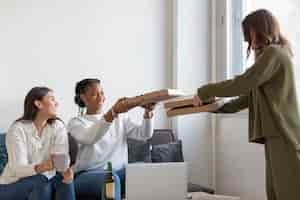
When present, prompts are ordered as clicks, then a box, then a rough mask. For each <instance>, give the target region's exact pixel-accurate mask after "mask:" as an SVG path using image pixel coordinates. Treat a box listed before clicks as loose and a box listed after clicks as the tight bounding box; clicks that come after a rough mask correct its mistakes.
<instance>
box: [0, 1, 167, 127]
mask: <svg viewBox="0 0 300 200" xmlns="http://www.w3.org/2000/svg"><path fill="white" fill-rule="evenodd" d="M171 17H172V6H171V1H170V0H164V1H161V0H151V1H149V0H131V1H130V3H129V1H119V0H88V1H81V0H51V1H47V0H15V1H11V0H1V1H0V44H1V45H0V55H1V56H0V58H1V59H0V69H1V73H0V91H1V97H0V113H1V120H0V127H1V128H2V129H4V130H7V128H8V127H9V125H10V124H11V122H12V121H13V120H15V119H16V118H18V117H20V116H21V114H22V110H23V105H22V104H23V100H24V96H25V94H26V93H27V92H28V91H29V89H30V88H31V87H33V86H40V85H45V86H49V87H50V88H53V89H54V90H55V92H56V95H57V97H58V100H59V102H60V111H61V117H62V119H63V120H65V121H68V119H69V118H70V117H72V116H74V115H76V114H77V107H76V106H75V105H74V103H73V96H74V86H75V82H76V81H79V80H80V79H82V78H86V77H97V78H100V79H101V80H102V82H103V86H104V90H105V94H106V96H107V102H106V108H108V106H110V105H112V103H113V102H114V101H115V100H116V99H117V98H119V97H122V96H126V95H127V96H131V95H139V94H140V93H141V92H144V91H149V90H154V89H161V88H167V87H170V86H171V83H172V80H171V79H172V45H171V42H172V35H171V34H172V21H170V20H171ZM141 112H142V111H141V109H136V110H134V111H132V112H131V115H132V116H133V118H134V119H135V120H136V121H139V120H140V119H141V116H142V115H141ZM156 116H157V117H156V119H155V122H156V126H155V127H156V128H167V127H170V123H169V121H168V120H167V119H166V116H165V114H164V112H163V109H162V108H158V109H157V111H156Z"/></svg>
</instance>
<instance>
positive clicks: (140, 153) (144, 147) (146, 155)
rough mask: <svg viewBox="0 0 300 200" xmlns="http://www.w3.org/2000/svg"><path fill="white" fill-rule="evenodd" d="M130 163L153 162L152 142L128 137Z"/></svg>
mask: <svg viewBox="0 0 300 200" xmlns="http://www.w3.org/2000/svg"><path fill="white" fill-rule="evenodd" d="M127 144H128V163H134V162H151V152H150V144H149V142H148V141H140V140H135V139H131V138H128V139H127Z"/></svg>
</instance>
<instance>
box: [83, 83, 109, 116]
mask: <svg viewBox="0 0 300 200" xmlns="http://www.w3.org/2000/svg"><path fill="white" fill-rule="evenodd" d="M80 98H81V99H82V101H83V102H84V104H85V106H86V108H87V112H88V113H92V114H96V113H99V112H101V111H102V108H103V104H104V101H105V96H104V92H103V89H102V87H101V85H100V84H99V83H92V84H91V85H89V86H88V87H87V88H86V89H85V91H84V92H83V93H81V94H80Z"/></svg>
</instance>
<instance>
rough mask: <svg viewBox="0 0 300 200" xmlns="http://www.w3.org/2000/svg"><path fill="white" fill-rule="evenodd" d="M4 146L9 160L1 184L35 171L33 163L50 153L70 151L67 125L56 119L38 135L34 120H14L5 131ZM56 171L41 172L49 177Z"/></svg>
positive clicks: (30, 174)
mask: <svg viewBox="0 0 300 200" xmlns="http://www.w3.org/2000/svg"><path fill="white" fill-rule="evenodd" d="M6 147H7V153H8V163H7V164H6V166H5V168H4V171H3V173H2V175H1V176H0V184H8V183H13V182H16V181H17V180H19V179H20V178H22V177H28V176H32V175H35V174H36V172H35V170H34V166H35V165H36V164H40V163H41V162H42V161H45V160H47V159H49V157H50V154H54V153H68V151H69V147H68V136H67V131H66V128H65V126H64V125H63V123H62V122H60V121H58V120H56V121H55V122H53V124H51V125H49V124H47V125H46V126H45V127H44V129H43V130H42V134H41V136H39V135H38V131H37V129H36V127H35V125H34V123H33V122H15V123H13V124H12V125H11V127H10V128H9V130H8V132H7V135H6ZM55 173H56V171H55V170H51V171H47V172H44V173H43V174H44V175H45V176H46V177H47V178H48V179H50V178H52V177H53V176H54V175H55Z"/></svg>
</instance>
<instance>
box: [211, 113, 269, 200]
mask: <svg viewBox="0 0 300 200" xmlns="http://www.w3.org/2000/svg"><path fill="white" fill-rule="evenodd" d="M216 153H217V155H216V157H217V160H216V166H217V167H216V174H217V181H216V182H217V192H218V193H221V194H228V195H236V196H240V197H241V199H242V200H253V199H255V200H256V199H257V200H264V199H266V194H265V159H264V156H265V154H264V147H263V145H261V144H255V143H249V142H248V115H247V113H243V114H229V115H220V116H219V117H218V127H217V134H216Z"/></svg>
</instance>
